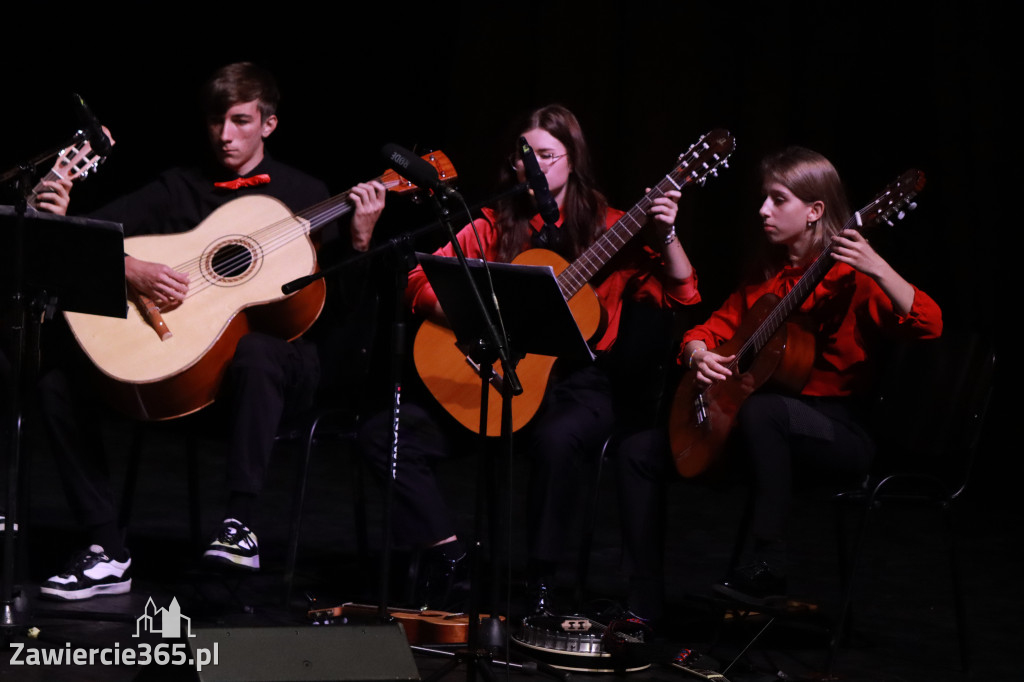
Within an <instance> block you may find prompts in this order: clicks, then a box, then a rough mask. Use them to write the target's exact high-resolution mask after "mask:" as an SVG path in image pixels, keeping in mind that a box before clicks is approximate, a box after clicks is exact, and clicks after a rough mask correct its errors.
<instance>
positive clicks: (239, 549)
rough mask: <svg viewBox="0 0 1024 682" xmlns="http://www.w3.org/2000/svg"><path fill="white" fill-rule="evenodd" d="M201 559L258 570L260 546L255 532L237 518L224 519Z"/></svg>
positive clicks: (248, 569)
mask: <svg viewBox="0 0 1024 682" xmlns="http://www.w3.org/2000/svg"><path fill="white" fill-rule="evenodd" d="M203 560H204V561H207V562H210V563H215V564H221V565H223V566H230V567H234V568H241V569H243V570H247V571H258V570H260V548H259V544H258V543H257V541H256V534H255V533H253V532H252V531H251V530H249V529H248V528H246V527H245V526H244V525H242V523H241V521H238V520H237V519H224V524H223V525H222V526H221V527H220V532H219V533H218V534H217V537H216V538H214V540H213V542H211V543H210V546H209V547H207V548H206V551H205V552H203Z"/></svg>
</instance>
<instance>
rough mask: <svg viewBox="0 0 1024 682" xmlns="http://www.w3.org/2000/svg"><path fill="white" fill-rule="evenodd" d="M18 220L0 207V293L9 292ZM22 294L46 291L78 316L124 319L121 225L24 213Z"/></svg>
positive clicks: (124, 295) (62, 306)
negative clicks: (0, 240) (0, 245)
mask: <svg viewBox="0 0 1024 682" xmlns="http://www.w3.org/2000/svg"><path fill="white" fill-rule="evenodd" d="M16 221H17V216H16V215H15V211H14V208H13V207H12V206H0V236H2V237H3V238H4V239H5V241H6V243H7V244H8V248H6V249H3V250H2V253H0V290H2V291H3V292H8V291H13V290H14V287H15V281H14V279H15V276H14V258H15V254H14V249H13V248H11V245H12V244H13V240H14V230H15V229H16V227H17V225H16ZM24 272H25V292H26V293H35V292H39V291H45V292H46V294H47V295H48V296H50V297H56V299H57V307H58V308H59V309H60V310H68V311H71V312H76V313H88V314H91V315H105V316H107V317H121V318H123V317H126V316H127V314H128V303H127V297H126V292H125V280H124V232H123V230H122V228H121V225H120V223H112V222H109V221H106V220H93V219H91V218H78V217H67V216H58V215H53V214H52V213H45V212H43V211H36V210H35V209H30V210H29V211H28V213H26V215H25V270H24Z"/></svg>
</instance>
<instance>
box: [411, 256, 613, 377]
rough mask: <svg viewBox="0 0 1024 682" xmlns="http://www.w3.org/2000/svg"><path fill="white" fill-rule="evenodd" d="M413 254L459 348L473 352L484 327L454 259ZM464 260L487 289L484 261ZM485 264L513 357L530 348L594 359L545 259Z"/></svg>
mask: <svg viewBox="0 0 1024 682" xmlns="http://www.w3.org/2000/svg"><path fill="white" fill-rule="evenodd" d="M416 257H417V258H418V259H419V262H420V265H422V266H423V272H424V273H425V274H426V276H427V280H428V281H429V282H430V284H431V286H432V287H433V288H434V293H435V294H437V300H438V301H439V302H440V304H441V309H442V310H444V313H445V315H446V316H447V318H448V324H449V326H451V328H452V331H453V332H454V333H455V338H456V340H457V341H458V345H459V347H460V349H461V350H462V351H463V352H465V353H466V354H467V355H472V354H473V352H475V350H476V348H477V347H478V345H479V343H480V340H481V339H483V338H485V336H484V334H483V332H484V331H485V330H484V328H483V318H482V316H481V314H480V311H479V309H478V308H477V307H476V305H475V304H474V302H473V296H472V293H471V292H470V291H469V289H468V288H467V287H466V280H465V274H464V272H463V270H462V267H461V266H460V265H459V262H458V260H457V259H455V258H448V257H446V256H434V255H431V254H426V253H417V254H416ZM468 265H469V269H470V272H471V273H472V276H473V278H474V279H475V280H476V282H477V286H478V287H479V288H480V289H481V290H482V291H487V290H489V289H490V284H489V283H488V280H487V273H486V272H485V271H484V262H483V261H481V260H477V259H473V260H469V261H468ZM487 269H488V270H490V273H491V281H493V283H494V292H495V296H497V298H498V304H499V305H500V307H501V315H502V318H504V322H505V332H506V333H507V334H508V336H509V338H510V339H511V342H512V343H514V344H515V346H516V350H517V352H518V357H522V355H523V354H526V353H532V354H534V355H550V356H552V357H557V358H564V359H566V360H569V361H572V362H575V361H581V362H582V361H588V362H593V360H594V353H593V351H591V350H590V347H589V346H588V345H587V341H586V339H584V338H583V334H581V333H580V328H579V326H578V325H577V324H576V320H575V318H573V316H572V311H570V310H569V304H568V303H567V302H566V300H565V297H564V296H563V295H562V291H561V289H560V288H559V286H558V280H557V279H556V278H555V271H554V269H552V267H551V266H550V265H516V264H512V263H487ZM492 312H493V311H492Z"/></svg>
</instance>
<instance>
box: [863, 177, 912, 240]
mask: <svg viewBox="0 0 1024 682" xmlns="http://www.w3.org/2000/svg"><path fill="white" fill-rule="evenodd" d="M924 184H925V180H924V173H923V172H921V171H919V170H917V169H915V168H911V169H910V170H908V171H907V172H905V173H904V174H903V175H901V176H900V177H898V178H896V180H894V181H892V182H890V183H889V184H888V185H887V186H886V188H885V189H884V190H882V192H881V193H880V194H879V195H878V196H876V197H875V198H874V199H872V200H871V202H870V203H869V204H868V205H867V206H865V207H864V208H862V209H860V210H859V211H857V212H856V213H854V215H853V220H854V221H855V223H856V227H858V228H864V227H873V226H875V225H878V224H879V223H883V222H884V223H887V224H889V225H892V224H893V220H902V219H903V217H904V216H905V215H906V210H911V211H912V210H914V209H915V208H917V204H915V203H914V202H913V198H914V197H915V196H917V193H918V192H920V191H921V190H922V189H924ZM904 209H906V210H904Z"/></svg>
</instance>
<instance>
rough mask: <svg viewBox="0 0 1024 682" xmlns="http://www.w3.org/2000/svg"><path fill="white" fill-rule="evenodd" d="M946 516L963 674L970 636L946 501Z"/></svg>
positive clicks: (967, 663) (957, 548)
mask: <svg viewBox="0 0 1024 682" xmlns="http://www.w3.org/2000/svg"><path fill="white" fill-rule="evenodd" d="M943 511H945V517H946V532H947V534H948V535H949V568H950V574H951V576H952V578H953V600H954V606H955V609H956V631H957V638H958V640H959V642H960V666H961V669H962V671H963V672H964V673H965V674H970V672H971V650H970V637H969V636H968V635H969V632H968V630H967V605H966V604H965V602H964V590H963V576H962V566H963V564H962V563H961V556H960V543H959V541H958V540H957V534H956V528H955V524H954V519H953V507H952V505H951V504H949V503H948V502H947V503H945V504H944V505H943Z"/></svg>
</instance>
